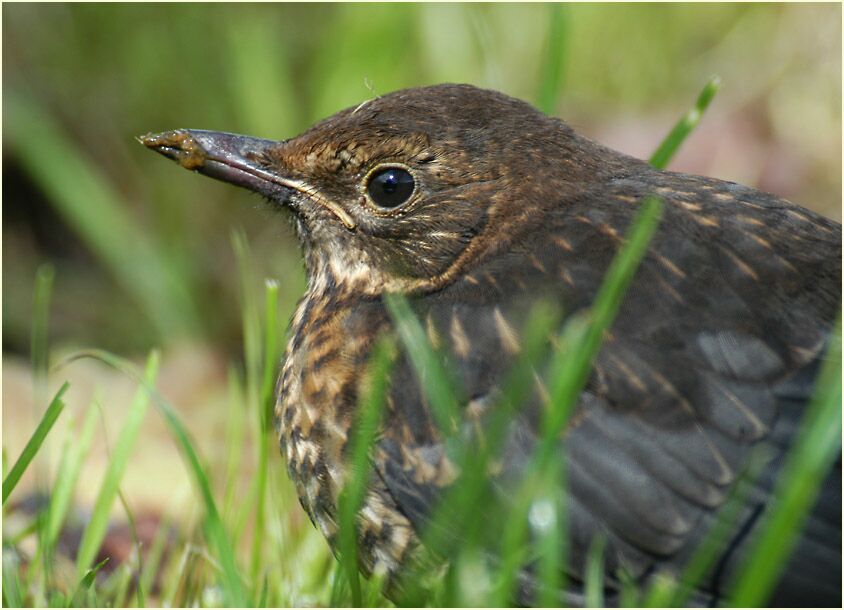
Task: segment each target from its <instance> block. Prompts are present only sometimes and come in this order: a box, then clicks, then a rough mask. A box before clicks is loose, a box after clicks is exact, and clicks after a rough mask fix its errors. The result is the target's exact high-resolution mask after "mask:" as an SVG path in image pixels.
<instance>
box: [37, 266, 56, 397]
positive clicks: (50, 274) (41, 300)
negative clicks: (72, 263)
mask: <svg viewBox="0 0 844 610" xmlns="http://www.w3.org/2000/svg"><path fill="white" fill-rule="evenodd" d="M55 275H56V274H55V271H54V269H53V266H52V265H50V264H45V265H41V266H40V267H38V271H36V273H35V299H34V303H33V313H32V344H31V351H32V369H33V370H34V371H35V378H36V382H38V383H41V382H43V381H44V380H46V379H47V369H48V367H49V360H50V353H49V342H48V323H49V320H50V298H51V296H52V293H53V280H54V278H55Z"/></svg>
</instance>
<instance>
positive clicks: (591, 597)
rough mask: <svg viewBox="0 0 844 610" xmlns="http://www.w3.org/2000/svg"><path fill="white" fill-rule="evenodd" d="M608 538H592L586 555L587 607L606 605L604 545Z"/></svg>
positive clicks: (600, 536)
mask: <svg viewBox="0 0 844 610" xmlns="http://www.w3.org/2000/svg"><path fill="white" fill-rule="evenodd" d="M606 543H607V539H606V538H604V537H603V536H602V535H600V534H599V535H598V536H596V537H595V538H593V539H592V544H590V545H589V552H588V554H587V556H586V583H585V589H586V607H587V608H603V607H604V547H605V546H606Z"/></svg>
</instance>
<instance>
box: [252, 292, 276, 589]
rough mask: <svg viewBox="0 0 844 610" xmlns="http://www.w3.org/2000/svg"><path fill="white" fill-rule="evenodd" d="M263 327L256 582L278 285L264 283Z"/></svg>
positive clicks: (254, 545) (254, 555)
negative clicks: (264, 322)
mask: <svg viewBox="0 0 844 610" xmlns="http://www.w3.org/2000/svg"><path fill="white" fill-rule="evenodd" d="M265 286H266V300H265V316H266V324H265V326H264V346H263V347H264V361H263V365H262V368H263V375H262V379H261V388H260V393H259V400H258V417H259V420H258V424H259V429H258V466H257V469H258V470H257V477H258V481H257V487H258V488H257V492H256V493H257V499H256V506H255V527H254V534H253V536H254V538H253V540H252V562H251V566H250V567H251V569H250V574H251V576H252V582H253V583H256V584H257V582H258V574H259V571H260V569H261V550H262V548H263V545H264V521H265V512H266V511H265V503H266V496H267V472H268V469H269V452H270V445H271V444H274V443H272V441H271V435H270V431H271V426H270V421H271V419H272V412H273V380H274V379H275V373H276V367H277V364H276V363H277V362H278V359H279V354H278V350H277V347H276V346H277V344H278V322H277V319H276V312H277V310H278V282H275V281H273V280H267V281H266V282H265Z"/></svg>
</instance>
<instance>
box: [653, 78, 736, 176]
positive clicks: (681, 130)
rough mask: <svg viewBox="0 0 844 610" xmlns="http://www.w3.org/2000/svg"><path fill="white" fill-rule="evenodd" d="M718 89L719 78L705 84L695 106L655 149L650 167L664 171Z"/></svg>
mask: <svg viewBox="0 0 844 610" xmlns="http://www.w3.org/2000/svg"><path fill="white" fill-rule="evenodd" d="M720 88H721V79H720V78H719V77H717V76H713V77H712V78H711V79H709V82H708V83H706V85H705V86H704V87H703V89H702V90H701V92H700V95H698V98H697V102H695V105H694V106H693V107H692V108H691V109H690V110H689V111H688V112H687V113H686V115H685V116H684V117H683V118H681V119H680V120H679V121H677V124H676V125H674V128H673V129H672V130H671V131H670V132H669V134H668V135H667V136H666V137H665V139H664V140H663V141H662V143H661V144H660V145H659V147H658V148H657V149H656V152H654V154H653V155H651V158H650V160H649V162H650V164H651V165H653V166H654V167H655V168H657V169H665V167H666V166H667V165H668V163H669V161H671V159H672V157H674V154H675V153H676V152H677V149H678V148H680V145H681V144H682V143H683V141H684V140H685V139H686V138H687V137H688V136H689V134H690V133H692V131H693V130H694V128H695V127H697V125H698V123H700V119H701V117H703V113H704V112H705V111H706V108H707V107H708V106H709V103H710V102H711V101H712V98H713V97H715V94H716V93H718V89H720Z"/></svg>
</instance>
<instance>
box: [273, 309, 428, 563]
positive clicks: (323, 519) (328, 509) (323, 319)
mask: <svg viewBox="0 0 844 610" xmlns="http://www.w3.org/2000/svg"><path fill="white" fill-rule="evenodd" d="M386 324H387V318H386V315H385V312H384V310H383V307H382V306H381V305H380V303H378V302H371V301H370V302H360V301H358V300H357V299H353V298H351V297H350V296H344V295H342V294H330V295H326V294H320V295H316V294H307V295H306V296H305V297H304V298H303V299H302V301H301V302H300V303H299V306H298V307H297V310H296V313H295V314H294V317H293V320H292V322H291V329H292V332H291V337H290V341H289V343H288V345H287V351H286V354H285V359H284V364H283V367H282V371H281V375H280V377H279V384H278V400H277V402H276V417H277V422H278V428H279V441H280V446H281V452H282V455H283V456H284V458H285V459H286V461H287V468H288V472H289V474H290V477H291V479H292V480H293V482H294V484H295V486H296V490H297V492H298V495H299V500H300V502H301V503H302V506H303V507H304V509H305V511H306V512H307V513H308V515H309V516H310V518H311V521H313V523H314V524H315V525H316V526H317V527H318V528H319V529H320V531H321V532H322V534H323V535H324V536H325V537H326V539H327V540H328V542H329V544H330V545H331V547H332V549H333V550H335V551H336V547H335V538H336V535H337V521H336V514H337V513H336V507H337V498H338V496H339V493H340V491H341V490H342V489H343V485H344V484H345V483H346V473H347V469H346V462H345V459H346V456H345V448H346V444H347V441H348V439H349V435H350V430H351V427H352V423H353V418H354V411H355V407H356V405H357V397H358V392H359V383H360V382H361V380H362V377H363V373H364V371H365V368H366V363H367V359H368V357H369V353H370V350H371V347H372V345H373V343H374V341H375V340H376V339H377V337H378V335H379V333H380V332H381V331H382V329H383V328H384V327H385V325H386ZM358 527H359V547H360V549H359V551H360V560H361V564H362V568H363V569H364V571H366V572H370V573H372V572H375V573H387V574H392V573H394V572H396V571H397V570H398V568H399V567H400V565H401V563H402V560H403V557H404V556H405V554H406V552H407V551H408V550H409V548H410V547H412V546H415V544H414V540H415V536H414V534H413V530H412V527H411V524H410V522H409V521H408V520H407V519H406V518H405V517H404V515H402V514H401V513H400V512H399V511H398V509H397V508H396V507H395V503H394V502H393V500H392V498H391V497H390V495H389V492H388V491H387V489H386V487H385V486H384V485H383V483H381V482H380V480H379V479H378V478H377V477H375V479H374V481H373V483H372V485H371V486H370V489H369V490H368V492H367V495H366V497H365V500H364V504H363V507H362V509H361V511H360V513H359V515H358Z"/></svg>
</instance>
